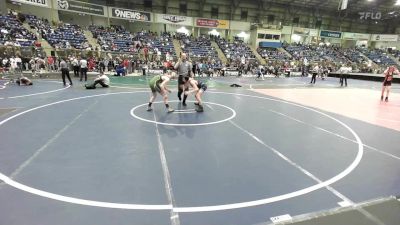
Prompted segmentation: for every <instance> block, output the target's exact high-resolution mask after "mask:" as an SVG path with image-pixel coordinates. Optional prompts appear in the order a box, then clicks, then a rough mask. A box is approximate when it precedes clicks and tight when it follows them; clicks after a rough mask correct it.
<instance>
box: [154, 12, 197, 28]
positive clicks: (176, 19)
mask: <svg viewBox="0 0 400 225" xmlns="http://www.w3.org/2000/svg"><path fill="white" fill-rule="evenodd" d="M155 22H156V23H168V24H177V25H184V26H193V18H192V17H187V16H176V15H167V14H155Z"/></svg>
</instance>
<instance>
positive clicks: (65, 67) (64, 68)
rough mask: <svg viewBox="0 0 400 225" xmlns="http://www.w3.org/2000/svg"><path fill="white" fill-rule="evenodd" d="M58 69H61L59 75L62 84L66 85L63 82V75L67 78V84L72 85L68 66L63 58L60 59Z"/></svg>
mask: <svg viewBox="0 0 400 225" xmlns="http://www.w3.org/2000/svg"><path fill="white" fill-rule="evenodd" d="M60 69H61V76H62V80H63V83H64V86H66V85H67V84H66V83H65V76H67V78H68V80H69V85H72V80H71V77H70V76H69V68H68V63H67V62H66V61H65V59H64V58H63V59H61V62H60Z"/></svg>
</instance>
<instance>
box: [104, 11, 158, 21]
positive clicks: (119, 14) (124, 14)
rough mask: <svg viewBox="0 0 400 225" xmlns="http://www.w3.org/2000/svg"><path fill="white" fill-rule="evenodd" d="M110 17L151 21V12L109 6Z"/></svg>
mask: <svg viewBox="0 0 400 225" xmlns="http://www.w3.org/2000/svg"><path fill="white" fill-rule="evenodd" d="M111 17H112V18H117V19H124V20H136V21H144V22H150V21H151V13H149V12H140V11H136V10H129V9H120V8H111Z"/></svg>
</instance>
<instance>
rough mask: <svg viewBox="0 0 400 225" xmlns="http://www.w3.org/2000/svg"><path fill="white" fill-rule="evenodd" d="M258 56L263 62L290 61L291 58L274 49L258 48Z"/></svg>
mask: <svg viewBox="0 0 400 225" xmlns="http://www.w3.org/2000/svg"><path fill="white" fill-rule="evenodd" d="M257 52H258V54H260V56H261V57H262V58H263V59H265V60H290V59H291V57H290V56H288V55H287V54H285V53H284V52H280V51H278V49H276V48H258V49H257Z"/></svg>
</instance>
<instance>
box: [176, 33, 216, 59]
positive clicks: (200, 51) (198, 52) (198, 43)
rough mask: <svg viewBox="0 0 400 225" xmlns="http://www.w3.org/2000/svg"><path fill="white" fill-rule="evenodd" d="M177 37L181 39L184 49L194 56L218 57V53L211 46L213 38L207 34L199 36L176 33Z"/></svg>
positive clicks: (190, 55)
mask: <svg viewBox="0 0 400 225" xmlns="http://www.w3.org/2000/svg"><path fill="white" fill-rule="evenodd" d="M175 37H176V38H177V39H179V40H180V43H181V47H182V50H183V51H185V52H188V53H189V57H192V58H210V59H218V53H217V51H216V50H215V48H214V47H212V46H211V39H210V37H209V36H207V35H201V36H200V37H198V38H195V37H193V36H188V35H185V34H179V33H178V34H176V35H175Z"/></svg>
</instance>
